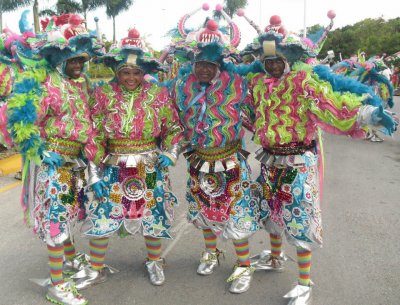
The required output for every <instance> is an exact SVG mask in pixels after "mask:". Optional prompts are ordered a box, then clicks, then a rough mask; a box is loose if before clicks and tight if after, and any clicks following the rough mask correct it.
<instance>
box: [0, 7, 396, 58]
mask: <svg viewBox="0 0 400 305" xmlns="http://www.w3.org/2000/svg"><path fill="white" fill-rule="evenodd" d="M367 2H368V1H366V0H279V1H276V0H275V1H270V0H248V5H247V6H246V7H245V8H244V10H245V15H246V16H247V17H248V18H249V19H251V20H253V21H254V22H255V23H256V24H257V25H259V26H260V27H261V29H264V27H265V26H266V25H268V24H269V18H270V17H271V16H272V15H279V16H280V17H281V19H282V24H283V25H284V26H285V28H286V29H287V30H288V31H292V32H296V33H299V31H300V30H302V29H303V28H304V25H306V26H307V27H310V26H312V25H315V24H320V25H323V26H326V25H328V24H329V22H330V20H329V18H328V17H327V12H328V11H329V10H333V11H335V13H336V18H335V19H334V27H333V30H334V29H336V28H341V27H344V26H346V25H352V24H354V23H357V22H359V21H361V20H363V19H365V18H379V17H382V18H384V19H385V20H388V19H393V18H397V17H400V2H399V0H380V1H376V2H374V5H371V4H369V3H367ZM39 3H40V7H39V9H43V8H48V7H51V4H52V3H55V1H52V0H40V1H39ZM203 3H208V4H209V6H210V9H209V10H208V11H204V10H200V11H198V12H197V13H195V14H194V15H193V16H192V17H191V18H189V19H188V21H187V23H186V26H187V27H189V28H199V27H200V25H201V24H202V23H203V21H204V20H205V18H206V17H207V16H209V17H211V16H212V10H214V9H215V7H216V5H217V4H222V3H223V1H222V0H220V1H218V0H209V1H205V0H134V3H133V5H132V6H131V7H130V8H129V10H128V11H125V12H123V13H121V15H119V16H118V17H117V18H116V38H117V40H120V39H122V38H124V37H126V36H127V34H128V30H129V29H130V28H132V27H135V28H136V29H137V30H138V31H139V32H140V34H141V35H142V36H145V37H146V40H147V41H149V42H150V43H151V46H152V47H153V48H154V49H155V50H161V49H163V48H164V47H165V46H166V45H167V44H168V42H169V41H170V39H169V38H168V37H165V34H166V32H167V31H168V30H170V29H172V28H175V27H176V26H177V23H178V21H179V19H180V18H181V17H182V16H183V15H185V14H188V13H191V12H193V11H195V10H196V9H198V8H201V7H202V4H203ZM366 3H367V4H366ZM27 8H28V9H30V8H29V7H27ZM27 8H25V9H27ZM23 10H24V9H20V10H18V11H17V12H13V13H4V14H3V28H4V27H5V26H8V27H9V28H10V29H11V30H12V31H14V32H16V33H19V29H18V20H19V16H20V14H21V12H22V11H23ZM94 17H98V18H99V19H100V21H99V24H100V31H101V32H102V33H104V34H105V35H106V36H107V38H108V39H109V40H111V39H112V19H108V18H107V16H106V14H105V9H104V8H101V9H97V10H95V11H91V12H89V14H88V17H87V23H88V27H89V29H93V30H94V29H95V22H94ZM32 20H33V18H32ZM233 21H234V22H235V23H236V24H237V25H238V27H239V29H240V31H241V43H240V45H239V49H242V48H244V46H245V45H246V44H248V43H250V42H251V41H252V40H253V39H254V38H255V37H256V36H257V33H256V31H255V30H254V29H253V28H252V27H251V26H250V25H249V24H248V22H247V21H246V20H245V19H244V18H243V17H239V16H237V15H235V16H234V18H233Z"/></svg>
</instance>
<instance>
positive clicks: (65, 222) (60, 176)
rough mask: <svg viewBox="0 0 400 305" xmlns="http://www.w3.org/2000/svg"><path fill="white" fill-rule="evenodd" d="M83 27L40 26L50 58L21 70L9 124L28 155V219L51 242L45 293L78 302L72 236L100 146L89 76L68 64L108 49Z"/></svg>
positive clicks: (41, 47)
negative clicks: (90, 167)
mask: <svg viewBox="0 0 400 305" xmlns="http://www.w3.org/2000/svg"><path fill="white" fill-rule="evenodd" d="M78 29H79V31H75V30H78ZM83 29H84V27H82V26H81V27H79V28H77V27H72V25H71V24H69V23H66V24H65V26H64V27H61V28H55V27H54V26H53V24H50V25H49V26H48V28H47V29H46V32H43V33H40V35H38V37H37V39H34V40H33V41H32V46H34V48H35V49H37V52H38V54H39V55H40V56H41V57H42V58H44V59H45V61H46V66H41V65H38V66H37V67H36V68H33V69H29V70H27V71H25V72H23V73H21V74H19V75H18V76H17V79H16V83H15V86H14V93H13V95H12V97H11V98H10V99H9V101H8V126H9V130H10V133H11V135H12V137H13V141H14V144H16V145H17V146H18V148H19V149H20V150H21V153H22V155H23V159H24V170H23V178H24V186H23V194H22V204H23V208H24V212H25V218H26V222H27V223H28V224H29V225H31V226H33V229H34V232H35V233H37V234H38V236H39V237H40V238H41V239H42V240H43V241H44V242H45V243H46V244H47V248H48V255H49V265H50V280H51V283H50V284H49V285H48V293H47V296H46V297H47V299H49V300H50V301H52V302H56V303H59V304H74V305H76V304H86V303H87V301H86V299H85V298H83V297H82V295H80V294H79V293H78V292H77V291H76V288H75V285H74V283H73V282H72V281H71V280H67V279H65V278H64V276H63V272H64V271H65V272H66V271H69V272H77V271H78V270H79V268H80V267H79V265H81V262H80V261H79V258H80V256H79V257H78V255H77V254H76V252H75V247H74V245H73V244H72V242H71V239H72V236H73V228H74V226H75V224H76V222H77V221H78V220H81V219H83V218H84V217H85V206H84V204H85V202H86V201H87V195H86V193H85V186H86V179H85V173H84V170H85V168H86V160H89V161H90V160H93V158H94V156H95V149H96V146H95V145H94V142H93V141H92V140H93V138H94V129H93V126H92V124H91V118H90V109H89V104H88V88H89V85H88V82H87V79H86V78H85V77H84V76H83V75H81V76H79V75H78V76H77V77H72V76H70V75H69V74H68V73H69V72H68V71H67V67H69V65H70V62H71V63H72V62H73V61H78V60H79V61H81V62H83V61H86V60H88V59H89V58H90V56H93V55H100V54H102V52H101V50H102V46H101V45H98V44H97V41H96V39H94V38H93V37H91V36H89V34H82V33H83ZM80 30H82V31H80ZM66 33H68V34H69V35H66ZM67 37H69V39H67ZM95 182H98V181H93V183H94V184H96V183H95ZM91 249H92V247H91ZM64 256H65V258H66V260H65V261H64ZM92 263H93V262H92Z"/></svg>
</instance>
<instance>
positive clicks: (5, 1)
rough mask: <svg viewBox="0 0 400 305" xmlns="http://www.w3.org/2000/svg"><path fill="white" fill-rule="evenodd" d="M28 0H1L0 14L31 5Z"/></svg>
mask: <svg viewBox="0 0 400 305" xmlns="http://www.w3.org/2000/svg"><path fill="white" fill-rule="evenodd" d="M31 2H32V1H30V0H18V1H17V0H1V1H0V13H6V12H13V11H15V10H16V9H18V8H21V7H24V6H27V5H29V4H31Z"/></svg>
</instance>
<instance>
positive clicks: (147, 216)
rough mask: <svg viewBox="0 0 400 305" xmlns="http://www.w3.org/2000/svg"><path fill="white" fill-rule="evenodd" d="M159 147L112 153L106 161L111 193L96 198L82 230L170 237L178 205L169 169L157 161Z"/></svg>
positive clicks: (105, 176) (91, 234)
mask: <svg viewBox="0 0 400 305" xmlns="http://www.w3.org/2000/svg"><path fill="white" fill-rule="evenodd" d="M157 156H158V153H157V152H156V151H151V152H143V153H140V154H135V155H127V154H124V155H118V154H110V155H108V156H107V158H106V159H105V161H103V165H104V167H103V179H104V182H105V183H106V185H107V187H108V188H109V191H110V195H109V197H108V198H106V199H104V201H102V202H99V201H97V200H95V199H94V200H92V201H91V202H90V205H89V216H88V217H87V220H86V221H85V223H84V225H83V226H82V232H83V233H84V234H85V235H86V236H89V237H107V236H111V235H112V234H113V233H115V232H119V234H120V236H125V235H130V234H135V233H141V234H142V235H144V236H152V237H156V238H170V237H171V236H170V233H169V229H170V227H171V225H172V222H173V219H174V210H173V207H174V206H175V205H177V199H176V197H175V195H174V194H173V193H172V192H171V191H170V182H169V176H168V169H167V168H161V167H159V166H158V164H157V160H158V159H157Z"/></svg>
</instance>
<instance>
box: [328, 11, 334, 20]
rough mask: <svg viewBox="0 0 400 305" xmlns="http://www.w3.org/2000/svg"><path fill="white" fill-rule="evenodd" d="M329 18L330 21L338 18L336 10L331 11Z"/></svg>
mask: <svg viewBox="0 0 400 305" xmlns="http://www.w3.org/2000/svg"><path fill="white" fill-rule="evenodd" d="M327 16H328V18H329V19H333V18H335V17H336V13H335V11H334V10H329V11H328V14H327Z"/></svg>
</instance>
